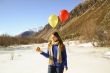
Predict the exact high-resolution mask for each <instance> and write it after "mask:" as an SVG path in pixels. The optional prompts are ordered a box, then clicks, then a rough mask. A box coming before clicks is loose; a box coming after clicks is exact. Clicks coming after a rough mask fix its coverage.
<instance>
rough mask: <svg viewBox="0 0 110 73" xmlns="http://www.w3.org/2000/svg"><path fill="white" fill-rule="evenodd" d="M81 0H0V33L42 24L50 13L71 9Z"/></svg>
mask: <svg viewBox="0 0 110 73" xmlns="http://www.w3.org/2000/svg"><path fill="white" fill-rule="evenodd" d="M80 2H81V0H0V34H3V33H5V34H9V35H17V34H19V33H21V32H24V31H26V30H29V29H33V28H37V27H38V26H44V25H45V24H47V23H48V17H49V16H50V15H51V14H56V15H59V12H60V10H62V9H66V10H68V11H71V10H72V9H73V8H74V7H75V6H77V5H78V4H79V3H80Z"/></svg>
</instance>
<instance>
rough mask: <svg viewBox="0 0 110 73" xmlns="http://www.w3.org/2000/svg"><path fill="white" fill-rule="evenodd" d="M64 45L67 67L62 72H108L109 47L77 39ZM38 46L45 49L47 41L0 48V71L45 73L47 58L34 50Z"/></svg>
mask: <svg viewBox="0 0 110 73" xmlns="http://www.w3.org/2000/svg"><path fill="white" fill-rule="evenodd" d="M65 45H66V48H67V54H68V67H69V69H68V71H65V72H64V73H110V48H108V47H103V48H102V47H93V46H92V45H91V43H83V44H80V43H79V42H78V41H70V42H65ZM38 46H39V47H41V48H42V50H44V51H46V49H47V43H43V44H34V45H26V46H24V45H21V46H11V47H8V48H6V49H5V51H4V50H3V49H2V50H0V73H47V69H48V59H46V58H45V57H43V56H41V55H40V54H39V53H36V52H35V48H36V47H38ZM9 48H11V49H10V50H7V49H9ZM0 49H1V48H0ZM13 49H14V50H13Z"/></svg>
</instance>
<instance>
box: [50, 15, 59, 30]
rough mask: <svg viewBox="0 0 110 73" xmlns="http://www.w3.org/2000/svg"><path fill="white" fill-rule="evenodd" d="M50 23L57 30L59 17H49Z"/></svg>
mask: <svg viewBox="0 0 110 73" xmlns="http://www.w3.org/2000/svg"><path fill="white" fill-rule="evenodd" d="M48 22H49V24H50V26H51V27H52V28H55V27H56V25H57V23H58V17H57V16H56V15H54V14H53V15H51V16H50V17H49V19H48Z"/></svg>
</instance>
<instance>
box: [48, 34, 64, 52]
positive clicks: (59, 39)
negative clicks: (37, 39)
mask: <svg viewBox="0 0 110 73" xmlns="http://www.w3.org/2000/svg"><path fill="white" fill-rule="evenodd" d="M52 35H54V36H55V37H57V38H58V42H59V45H60V49H61V51H63V50H64V48H65V46H64V44H63V41H62V39H61V37H60V35H59V34H58V32H53V33H52ZM51 46H52V41H51V40H49V44H48V48H49V49H50V47H51Z"/></svg>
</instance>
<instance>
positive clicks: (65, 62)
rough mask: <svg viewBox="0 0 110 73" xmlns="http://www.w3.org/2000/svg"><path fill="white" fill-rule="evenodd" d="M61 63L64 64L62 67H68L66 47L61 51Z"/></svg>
mask: <svg viewBox="0 0 110 73" xmlns="http://www.w3.org/2000/svg"><path fill="white" fill-rule="evenodd" d="M62 60H63V61H62V64H63V65H64V67H66V68H67V67H68V65H67V53H66V48H65V49H64V50H63V51H62Z"/></svg>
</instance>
